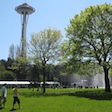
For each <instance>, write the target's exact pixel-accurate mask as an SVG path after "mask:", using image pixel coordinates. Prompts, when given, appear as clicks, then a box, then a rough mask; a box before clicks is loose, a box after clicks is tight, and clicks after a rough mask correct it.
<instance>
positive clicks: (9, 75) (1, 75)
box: [0, 70, 15, 80]
mask: <svg viewBox="0 0 112 112" xmlns="http://www.w3.org/2000/svg"><path fill="white" fill-rule="evenodd" d="M14 79H15V74H14V73H13V72H11V71H6V70H5V71H2V72H0V80H14Z"/></svg>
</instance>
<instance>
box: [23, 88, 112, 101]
mask: <svg viewBox="0 0 112 112" xmlns="http://www.w3.org/2000/svg"><path fill="white" fill-rule="evenodd" d="M63 95H68V96H76V97H85V98H89V99H94V100H112V92H105V91H104V90H100V89H99V90H81V91H79V90H78V91H75V92H57V93H56V92H49V93H38V92H29V93H22V96H24V97H52V96H54V97H56V96H63Z"/></svg>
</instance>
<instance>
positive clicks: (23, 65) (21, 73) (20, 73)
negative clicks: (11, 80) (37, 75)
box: [10, 56, 29, 80]
mask: <svg viewBox="0 0 112 112" xmlns="http://www.w3.org/2000/svg"><path fill="white" fill-rule="evenodd" d="M28 68H29V61H28V59H27V58H26V57H21V56H18V57H16V60H14V62H13V64H12V66H11V67H10V70H12V71H13V72H14V73H15V74H16V78H17V79H19V80H25V79H27V75H28V70H29V69H28Z"/></svg>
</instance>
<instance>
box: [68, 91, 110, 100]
mask: <svg viewBox="0 0 112 112" xmlns="http://www.w3.org/2000/svg"><path fill="white" fill-rule="evenodd" d="M70 95H71V96H77V97H85V98H89V99H94V100H112V93H111V92H105V91H104V90H88V91H77V92H75V93H71V94H70Z"/></svg>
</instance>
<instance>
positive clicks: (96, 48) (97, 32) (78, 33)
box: [66, 3, 112, 91]
mask: <svg viewBox="0 0 112 112" xmlns="http://www.w3.org/2000/svg"><path fill="white" fill-rule="evenodd" d="M66 31H67V37H68V38H69V42H70V41H71V42H72V43H74V44H75V47H74V48H73V47H72V48H73V50H72V56H71V58H74V56H75V58H78V59H80V60H81V61H84V60H89V61H90V62H94V63H96V64H99V65H100V66H101V67H102V68H103V70H104V74H105V90H106V91H110V84H109V78H108V70H109V69H110V68H111V67H112V58H111V57H112V5H110V4H106V3H105V4H103V5H97V6H90V7H89V8H87V9H85V10H84V11H82V12H81V13H80V14H79V15H75V17H74V18H73V19H71V20H70V25H69V26H68V27H67V28H66ZM74 44H72V45H74ZM72 45H71V46H72Z"/></svg>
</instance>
